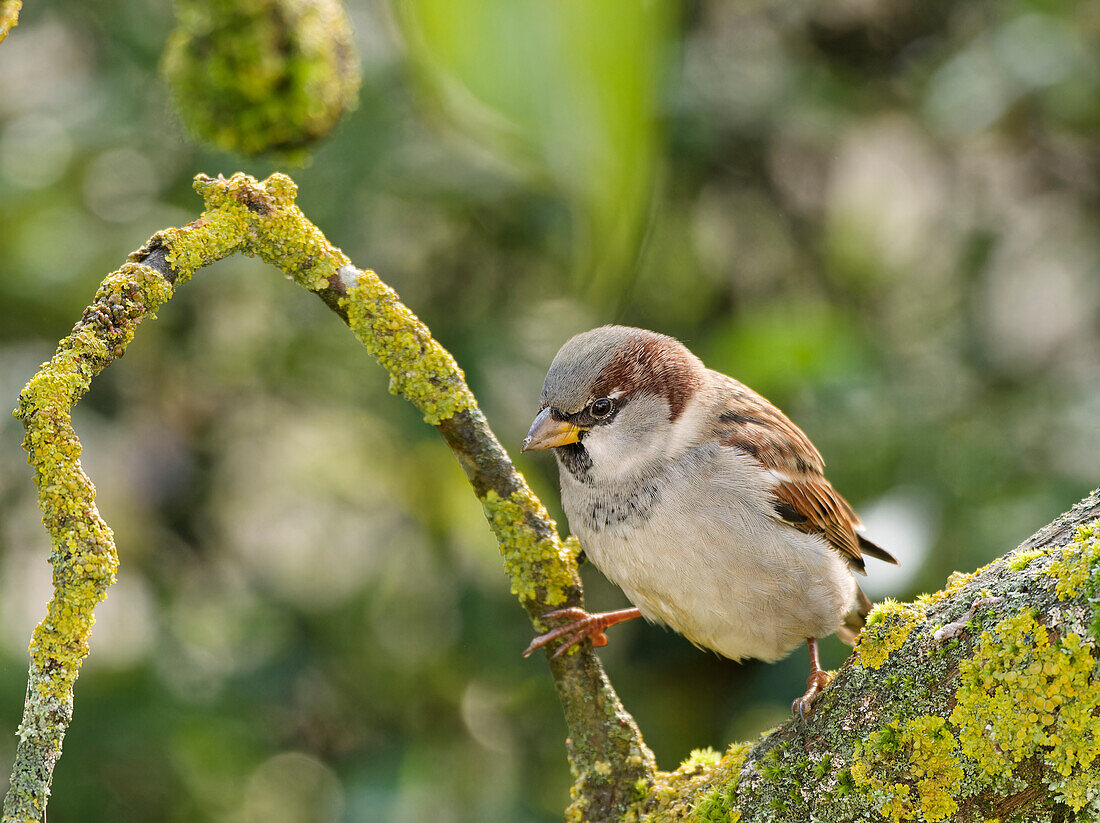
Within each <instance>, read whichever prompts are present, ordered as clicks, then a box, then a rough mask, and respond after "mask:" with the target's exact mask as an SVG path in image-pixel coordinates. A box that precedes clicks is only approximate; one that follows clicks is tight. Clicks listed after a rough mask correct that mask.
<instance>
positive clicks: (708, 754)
mask: <svg viewBox="0 0 1100 823" xmlns="http://www.w3.org/2000/svg"><path fill="white" fill-rule="evenodd" d="M720 762H722V755H721V754H720V753H719V752H716V751H715V750H714V749H712V748H711V747H710V746H707V748H705V749H692V750H691V752H690V753H689V754H688V756H687V759H686V760H684V761H683V762H682V763H680V766H679V767H678V768H677V769H676V771H682V772H684V773H689V772H697V771H703V770H706V769H713V768H715V767H716V766H717V765H718V764H719V763H720Z"/></svg>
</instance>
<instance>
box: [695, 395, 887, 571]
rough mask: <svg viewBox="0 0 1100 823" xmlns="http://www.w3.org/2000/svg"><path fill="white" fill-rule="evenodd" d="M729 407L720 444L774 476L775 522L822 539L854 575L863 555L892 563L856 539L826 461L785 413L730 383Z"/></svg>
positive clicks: (855, 522)
mask: <svg viewBox="0 0 1100 823" xmlns="http://www.w3.org/2000/svg"><path fill="white" fill-rule="evenodd" d="M726 380H728V381H729V382H728V384H725V385H726V386H728V392H729V394H728V402H727V404H726V408H725V410H724V411H722V412H721V413H720V414H719V415H718V419H717V421H716V423H715V426H716V434H717V439H718V442H719V443H721V444H722V445H723V446H730V447H732V448H735V449H740V450H741V451H743V452H746V453H747V454H751V455H752V456H753V457H755V458H756V459H757V460H758V461H759V462H760V464H761V465H762V466H763V467H764V468H765V469H769V470H771V471H772V472H773V474H774V476H775V479H776V486H775V489H774V491H773V494H774V496H775V515H776V518H777V519H779V520H782V521H783V522H785V523H788V524H789V525H791V526H793V527H794V528H796V529H798V530H799V531H803V532H806V533H807V534H820V535H821V536H822V537H824V538H825V539H826V540H827V541H828V542H829V545H831V546H832V547H833V548H834V549H836V550H837V551H838V552H840V553H841V554H842V555H843V556H844V558H845V559H846V560H847V561H848V563H849V565H850V566H851V567H852V568H853V569H855V570H856V571H859V572H862V571H863V569H864V563H863V555H864V554H869V555H871V556H873V557H877V558H879V559H881V560H885V561H887V562H889V563H896V562H897V560H895V559H894V558H893V556H892V555H890V554H889V552H886V551H885V550H883V549H880V548H879V547H878V546H876V545H875V544H874V543H872V542H870V541H869V540H867V539H866V538H865V537H862V536H861V535H859V534H857V529H861V528H862V527H863V524H862V523H860V520H859V517H858V516H857V515H856V513H855V511H854V510H853V509H852V507H851V506H850V505H849V504H848V501H847V500H845V499H844V498H843V497H841V496H840V493H839V492H837V490H836V489H834V488H833V486H832V484H831V483H830V482H829V481H828V480H826V479H825V475H824V473H823V472H824V470H825V461H824V460H822V459H821V455H820V454H819V453H818V451H817V449H816V448H814V444H813V443H811V442H810V439H809V438H808V437H806V435H805V433H804V432H803V431H802V430H801V429H800V428H798V426H796V425H795V424H794V423H792V422H791V421H790V420H789V419H788V418H787V416H786V415H785V414H783V412H781V411H780V410H779V409H777V408H776V407H775V406H773V405H772V404H771V403H769V402H768V401H767V400H765V399H764V398H763V397H761V396H760V395H759V394H757V393H756V392H754V391H753V390H752V389H750V388H749V387H748V386H746V385H744V384H743V383H739V382H737V381H736V380H734V379H733V378H726Z"/></svg>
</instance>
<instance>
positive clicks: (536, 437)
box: [520, 409, 584, 452]
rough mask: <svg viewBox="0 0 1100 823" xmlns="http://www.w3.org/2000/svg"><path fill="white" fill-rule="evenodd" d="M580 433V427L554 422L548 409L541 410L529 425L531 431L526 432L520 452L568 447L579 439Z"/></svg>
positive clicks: (559, 421)
mask: <svg viewBox="0 0 1100 823" xmlns="http://www.w3.org/2000/svg"><path fill="white" fill-rule="evenodd" d="M582 431H584V429H582V428H581V427H580V426H574V425H573V424H572V423H566V422H565V421H564V420H555V419H554V418H553V417H551V416H550V409H543V410H542V411H540V412H539V413H538V416H537V417H535V422H534V423H532V424H531V430H530V431H528V432H527V437H526V438H524V440H523V447H522V448H521V449H520V451H521V452H530V451H538V450H539V449H553V448H556V447H557V446H568V445H569V444H570V443H576V442H577V441H578V440H579V439H580V436H581V432H582Z"/></svg>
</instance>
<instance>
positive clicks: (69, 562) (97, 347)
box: [4, 263, 172, 820]
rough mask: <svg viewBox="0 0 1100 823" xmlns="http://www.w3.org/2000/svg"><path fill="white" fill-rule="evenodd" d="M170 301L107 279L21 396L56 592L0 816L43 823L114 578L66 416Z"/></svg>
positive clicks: (135, 280) (157, 280)
mask: <svg viewBox="0 0 1100 823" xmlns="http://www.w3.org/2000/svg"><path fill="white" fill-rule="evenodd" d="M171 294H172V287H171V286H170V285H169V284H168V283H167V281H165V280H164V278H163V277H162V276H161V275H160V274H159V273H158V272H157V271H155V270H153V269H151V268H149V267H147V266H142V265H139V264H137V263H127V264H126V265H124V266H123V267H122V268H120V269H119V270H118V271H116V272H112V273H111V274H110V275H108V276H107V277H106V278H105V279H104V281H103V282H102V284H100V287H99V290H98V291H97V292H96V296H95V299H94V300H93V301H92V304H91V305H90V306H88V308H87V309H85V311H84V314H83V316H82V317H81V320H80V322H78V323H77V325H76V326H75V327H74V329H73V331H72V333H71V334H70V335H69V336H68V337H66V338H65V339H64V340H62V341H61V343H60V344H59V345H58V348H57V352H56V353H55V354H54V356H53V358H52V359H51V360H50V361H49V362H47V363H45V364H43V366H42V367H41V368H40V369H39V371H38V373H37V374H35V376H34V377H32V378H31V380H30V381H29V382H28V383H27V385H26V386H25V387H24V388H23V391H22V392H21V393H20V396H19V406H18V407H17V408H16V409H15V416H16V417H17V418H19V419H20V420H22V421H23V426H24V429H25V430H26V434H25V437H24V440H23V445H24V448H25V449H26V451H27V455H28V462H29V463H30V464H31V465H32V466H33V467H34V481H35V484H36V485H37V487H38V504H39V507H40V508H41V510H42V522H43V524H44V525H45V526H46V529H47V531H48V532H49V534H50V542H51V544H52V549H51V553H50V562H51V564H52V565H53V585H54V592H53V596H52V598H51V599H50V602H49V604H48V605H47V607H46V617H45V619H44V620H42V622H41V623H39V624H38V626H36V627H35V630H34V632H33V634H32V636H31V642H30V648H29V651H30V671H29V674H28V687H27V698H26V703H25V705H24V711H23V719H22V722H21V723H20V726H19V745H18V747H17V750H16V758H15V762H14V764H13V767H12V776H11V781H10V786H11V788H10V789H9V792H8V794H7V796H6V797H5V800H4V819H5V820H8V819H12V820H40V819H42V816H43V812H44V809H45V806H46V798H47V796H48V794H49V784H50V781H51V779H52V776H53V767H54V764H55V763H56V761H57V759H58V758H59V757H60V756H61V743H62V740H63V739H64V736H65V731H66V729H67V727H68V723H69V720H70V719H71V717H72V705H73V702H72V701H73V685H74V683H75V682H76V679H77V676H78V675H79V673H80V664H81V662H82V661H83V660H84V658H85V656H87V654H88V638H89V636H90V635H91V630H92V626H93V625H94V624H95V616H94V609H95V607H96V605H97V604H98V603H99V602H100V601H101V600H103V598H104V597H106V594H107V588H108V587H109V586H110V585H111V584H112V583H113V582H114V580H115V572H116V570H117V569H118V554H117V552H116V550H115V545H114V537H113V535H112V533H111V530H110V528H108V527H107V524H106V523H104V522H103V520H102V518H101V517H100V516H99V512H98V510H97V509H96V505H95V487H94V486H93V485H92V482H91V481H90V480H89V479H88V477H87V475H86V474H84V471H83V469H82V468H81V465H80V456H81V446H80V441H79V440H78V439H77V436H76V432H74V431H73V428H72V421H71V416H70V414H71V410H72V406H73V404H74V403H76V402H77V400H79V399H80V397H81V396H82V395H83V394H84V393H85V392H86V391H87V390H88V387H89V385H90V383H91V379H92V378H93V377H94V376H95V375H97V374H98V373H99V372H101V371H102V370H103V369H104V368H106V367H107V366H108V365H109V364H110V363H111V362H112V361H113V360H114V359H115V358H116V357H120V356H121V355H122V354H123V352H124V351H125V349H126V346H127V344H128V343H129V342H130V341H131V340H132V339H133V335H134V330H135V328H136V327H137V325H138V323H140V322H141V320H142V319H143V318H145V317H147V316H150V315H151V314H152V312H153V311H154V310H155V309H156V308H157V307H158V306H159V305H160V304H161V303H163V302H164V301H165V300H167V299H168V298H169V297H170V296H171Z"/></svg>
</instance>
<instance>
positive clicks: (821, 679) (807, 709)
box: [791, 669, 833, 720]
mask: <svg viewBox="0 0 1100 823" xmlns="http://www.w3.org/2000/svg"><path fill="white" fill-rule="evenodd" d="M832 680H833V676H832V675H831V674H829V673H828V672H826V671H822V670H821V669H815V670H813V671H811V672H810V676H809V677H807V678H806V693H805V694H804V695H802V697H800V698H798V699H797V700H796V701H794V702H793V703H791V714H793V715H794V716H795V717H797V718H798V719H799V720H805V719H806V717H807V715H811V714H813V711H814V702H815V701H816V700H817V698H818V697H820V696H821V693H822V692H823V691H824V690H825V687H826V686H828V685H829V684H830V683H831V682H832Z"/></svg>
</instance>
